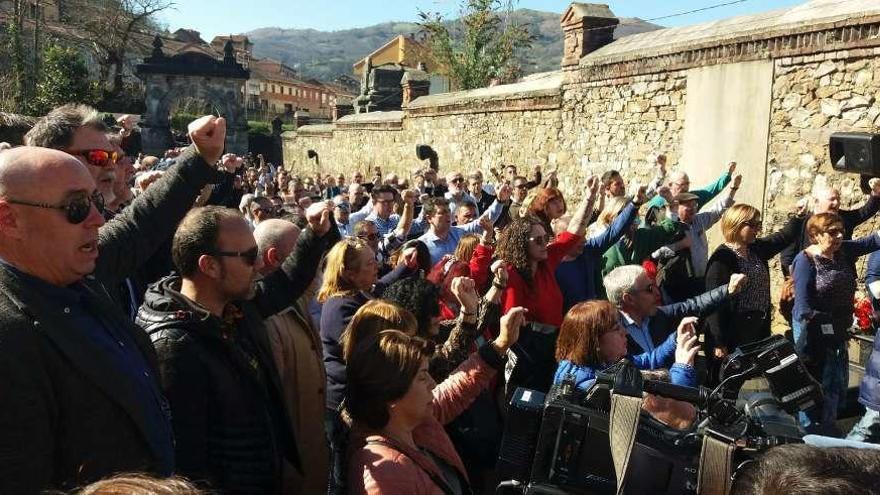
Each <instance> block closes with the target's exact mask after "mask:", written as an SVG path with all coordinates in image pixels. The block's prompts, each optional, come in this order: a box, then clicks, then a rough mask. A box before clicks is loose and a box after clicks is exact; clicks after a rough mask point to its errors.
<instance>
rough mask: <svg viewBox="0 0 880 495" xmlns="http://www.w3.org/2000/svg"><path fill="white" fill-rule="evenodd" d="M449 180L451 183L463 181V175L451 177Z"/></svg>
mask: <svg viewBox="0 0 880 495" xmlns="http://www.w3.org/2000/svg"><path fill="white" fill-rule="evenodd" d="M451 182H452V183H453V184H458V183H459V182H464V177H453V178H452V181H451Z"/></svg>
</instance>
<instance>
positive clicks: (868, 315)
mask: <svg viewBox="0 0 880 495" xmlns="http://www.w3.org/2000/svg"><path fill="white" fill-rule="evenodd" d="M853 320H854V321H853V324H854V325H853V326H854V327H855V328H856V329H858V331H859V332H861V333H864V334H867V335H871V334H873V333H874V321H873V320H874V307H873V306H872V305H871V300H870V299H868V298H867V297H864V296H862V297H858V296H857V297H856V298H855V301H854V306H853Z"/></svg>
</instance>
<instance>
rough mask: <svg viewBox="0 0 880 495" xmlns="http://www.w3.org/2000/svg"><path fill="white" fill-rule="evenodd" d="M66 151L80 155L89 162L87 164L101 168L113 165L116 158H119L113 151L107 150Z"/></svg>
mask: <svg viewBox="0 0 880 495" xmlns="http://www.w3.org/2000/svg"><path fill="white" fill-rule="evenodd" d="M68 153H69V154H71V155H73V156H81V157H83V158H85V159H86V161H87V162H89V165H92V166H95V167H101V168H105V167H113V166H115V165H116V160H117V159H118V158H119V155H118V154H117V153H116V152H115V151H107V150H78V151H74V150H71V151H68Z"/></svg>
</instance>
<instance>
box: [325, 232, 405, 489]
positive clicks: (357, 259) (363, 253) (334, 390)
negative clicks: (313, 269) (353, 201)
mask: <svg viewBox="0 0 880 495" xmlns="http://www.w3.org/2000/svg"><path fill="white" fill-rule="evenodd" d="M414 253H415V251H414V250H413V251H412V252H410V253H406V254H404V255H403V256H402V257H401V263H399V264H398V266H397V268H395V269H394V270H392V271H391V272H390V273H388V275H385V276H384V277H382V279H381V280H379V279H378V274H379V263H378V262H377V261H376V255H375V254H374V253H373V250H372V249H370V247H369V246H368V245H367V244H366V243H365V242H364V241H362V240H360V239H357V238H349V239H343V240H341V241H339V242H338V243H336V245H335V246H333V248H332V249H330V252H329V253H327V258H326V260H325V268H324V276H323V280H322V283H321V288H320V290H319V291H318V302H320V303H322V304H323V307H322V308H321V345H322V347H323V351H324V366H325V368H326V371H327V404H326V407H327V409H326V411H325V424H326V429H327V437H328V442H329V443H330V446H331V469H332V473H331V481H330V483H331V486H332V487H338V486H341V484H342V483H343V480H342V469H343V467H342V464H343V463H342V461H343V458H344V449H345V443H344V433H343V432H344V426H343V424H342V420H341V417H340V415H339V405H340V403H341V402H342V398H343V396H344V395H345V360H344V359H343V350H342V342H341V338H342V332H343V331H344V330H345V328H346V327H347V326H348V324H349V322H350V321H351V319H352V317H353V316H354V315H355V313H356V312H357V310H358V308H360V307H361V306H363V305H364V304H366V303H367V302H368V301H370V299H372V298H374V297H380V296H381V295H382V292H384V291H385V288H386V287H388V286H389V285H391V284H392V283H394V282H395V281H396V280H398V279H400V278H402V277H404V276H405V275H406V274H407V273H408V272H410V271H411V268H410V266H411V265H413V264H414V263H415V259H414V258H415V257H414V256H413V254H414ZM334 489H335V488H334Z"/></svg>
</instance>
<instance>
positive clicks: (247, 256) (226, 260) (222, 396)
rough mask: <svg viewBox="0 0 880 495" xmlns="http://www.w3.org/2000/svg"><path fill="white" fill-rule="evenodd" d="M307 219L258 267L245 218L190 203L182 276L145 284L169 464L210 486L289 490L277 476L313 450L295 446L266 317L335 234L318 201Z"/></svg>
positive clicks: (145, 322)
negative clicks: (168, 426) (285, 250)
mask: <svg viewBox="0 0 880 495" xmlns="http://www.w3.org/2000/svg"><path fill="white" fill-rule="evenodd" d="M306 217H307V219H308V223H309V226H308V228H306V229H305V230H303V232H302V233H301V234H300V236H299V238H298V240H297V241H296V247H295V248H294V249H292V254H289V255H288V256H287V257H286V258H284V259H283V262H281V260H278V259H276V260H273V261H274V262H281V266H280V268H279V269H277V270H275V271H272V272H271V273H266V274H265V276H262V275H261V274H260V272H261V270H262V269H263V260H264V258H262V257H261V256H260V255H259V254H260V253H259V250H258V247H257V243H256V241H255V239H254V236H253V234H252V232H251V229H250V226H249V225H248V224H247V222H246V221H245V220H244V218H243V217H242V216H241V215H240V214H239V213H238V212H237V211H236V210H233V209H228V208H221V207H217V206H207V207H201V208H194V209H193V210H192V211H191V212H190V213H188V214H187V215H186V217H184V219H183V220H182V221H181V223H180V226H179V227H178V228H177V232H176V233H175V235H174V241H173V246H172V256H173V258H174V264H175V266H176V267H177V270H178V272H179V273H180V275H179V276H177V275H173V276H170V277H167V278H165V279H163V280H161V281H160V282H159V283H157V284H155V285H153V286H152V287H151V288H150V290H149V291H148V292H147V296H146V302H145V303H144V305H143V306H142V307H141V310H140V312H139V313H138V323H139V324H140V325H141V327H143V328H144V329H145V330H146V331H147V332H148V333H149V335H150V338H151V339H152V340H153V343H154V345H155V346H156V352H157V354H158V356H159V369H160V372H161V374H162V385H163V390H164V392H165V395H166V397H167V398H168V401H169V403H170V405H171V410H172V412H173V414H172V418H171V420H172V426H173V430H174V438H175V446H174V447H175V455H176V468H177V469H176V473H178V474H180V475H183V476H186V477H188V478H190V479H192V480H195V481H197V482H200V483H205V484H208V485H209V486H210V488H211V489H212V490H216V491H217V492H219V493H266V494H271V493H295V492H294V491H290V490H287V489H285V490H282V479H289V478H290V477H292V476H294V475H295V471H299V472H300V473H302V469H301V459H302V456H305V455H312V454H313V453H312V452H299V451H298V449H297V444H296V439H295V433H294V432H293V431H292V429H291V423H290V421H289V411H288V410H287V407H286V405H285V404H286V402H285V401H284V394H283V391H284V388H283V385H282V383H281V379H280V377H279V373H278V368H277V366H276V365H275V362H274V358H273V355H272V348H271V344H270V342H269V336H268V333H267V328H266V325H265V323H264V320H265V319H266V318H269V317H270V316H272V315H274V314H276V313H278V312H280V311H282V310H284V309H286V308H288V307H289V306H290V304H291V302H292V301H296V300H297V299H298V298H299V297H300V296H302V295H303V293H304V292H305V291H306V289H307V288H308V287H309V286H310V285H311V283H312V280H313V279H314V277H315V274H316V272H317V267H318V265H319V262H320V260H321V257H322V256H323V255H324V253H326V252H327V250H328V249H329V248H330V247H331V246H333V245H334V244H335V243H336V242H337V241H338V240H339V239H340V237H339V232H338V230H337V229H336V228H335V226H334V225H333V220H332V213H331V209H330V207H329V205H328V204H327V203H326V202H321V203H316V204H315V205H313V206H312V207H310V208H309V209H308V211H307V212H306ZM276 254H277V253H276ZM300 476H301V474H300Z"/></svg>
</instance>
